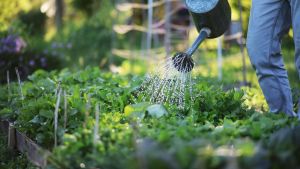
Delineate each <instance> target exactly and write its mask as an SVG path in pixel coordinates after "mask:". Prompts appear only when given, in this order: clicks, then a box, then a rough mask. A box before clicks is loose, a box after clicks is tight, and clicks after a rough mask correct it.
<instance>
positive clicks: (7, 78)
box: [6, 70, 11, 102]
mask: <svg viewBox="0 0 300 169" xmlns="http://www.w3.org/2000/svg"><path fill="white" fill-rule="evenodd" d="M6 80H7V92H8V97H7V98H8V102H9V101H10V98H11V90H10V81H9V70H8V71H6Z"/></svg>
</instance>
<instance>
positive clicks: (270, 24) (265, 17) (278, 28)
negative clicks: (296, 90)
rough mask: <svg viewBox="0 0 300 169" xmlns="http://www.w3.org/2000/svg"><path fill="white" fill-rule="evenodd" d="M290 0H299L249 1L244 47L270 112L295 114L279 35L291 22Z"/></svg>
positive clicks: (285, 31) (284, 31) (281, 34)
mask: <svg viewBox="0 0 300 169" xmlns="http://www.w3.org/2000/svg"><path fill="white" fill-rule="evenodd" d="M292 1H298V2H295V3H299V0H291V2H289V1H287V0H252V9H251V16H250V21H249V31H248V36H247V47H248V53H249V56H250V60H251V63H252V65H253V67H254V69H255V70H256V74H257V77H258V80H259V84H260V87H261V89H262V91H263V93H264V95H265V98H266V100H267V103H268V105H269V107H270V111H271V112H273V113H278V112H285V113H286V114H288V115H291V116H294V115H295V114H294V112H293V102H292V94H291V89H290V84H289V81H288V77H287V71H286V69H285V67H284V63H283V59H282V55H281V38H282V36H283V35H284V34H286V33H287V32H288V30H289V28H290V26H291V23H292V21H291V19H292V17H291V6H290V3H292ZM295 13H299V12H298V11H297V12H295ZM293 20H294V21H295V22H298V21H297V19H296V20H295V18H293ZM298 20H300V18H298ZM291 57H292V56H291ZM298 60H299V59H298Z"/></svg>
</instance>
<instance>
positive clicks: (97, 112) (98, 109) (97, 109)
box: [94, 103, 100, 144]
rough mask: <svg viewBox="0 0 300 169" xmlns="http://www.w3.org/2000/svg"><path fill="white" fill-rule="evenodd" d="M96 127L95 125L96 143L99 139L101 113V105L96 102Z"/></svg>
mask: <svg viewBox="0 0 300 169" xmlns="http://www.w3.org/2000/svg"><path fill="white" fill-rule="evenodd" d="M95 109H96V110H95V119H96V121H95V127H94V144H96V142H97V140H98V139H99V114H100V107H99V104H98V103H97V104H96V108H95Z"/></svg>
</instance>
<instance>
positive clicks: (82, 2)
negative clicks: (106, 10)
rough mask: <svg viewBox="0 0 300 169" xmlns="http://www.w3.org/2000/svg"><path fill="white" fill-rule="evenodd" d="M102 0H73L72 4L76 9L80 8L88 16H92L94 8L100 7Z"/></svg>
mask: <svg viewBox="0 0 300 169" xmlns="http://www.w3.org/2000/svg"><path fill="white" fill-rule="evenodd" d="M100 3H101V0H73V1H72V5H73V7H74V8H75V9H77V10H80V11H82V12H84V13H85V14H87V15H88V16H92V14H93V13H94V10H95V9H97V8H98V7H99V4H100Z"/></svg>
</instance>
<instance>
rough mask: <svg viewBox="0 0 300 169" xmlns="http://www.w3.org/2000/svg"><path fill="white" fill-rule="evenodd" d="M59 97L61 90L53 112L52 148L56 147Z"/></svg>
mask: <svg viewBox="0 0 300 169" xmlns="http://www.w3.org/2000/svg"><path fill="white" fill-rule="evenodd" d="M60 95H61V89H59V92H58V96H57V101H56V105H55V111H54V147H56V146H57V127H58V110H59V103H60Z"/></svg>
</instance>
